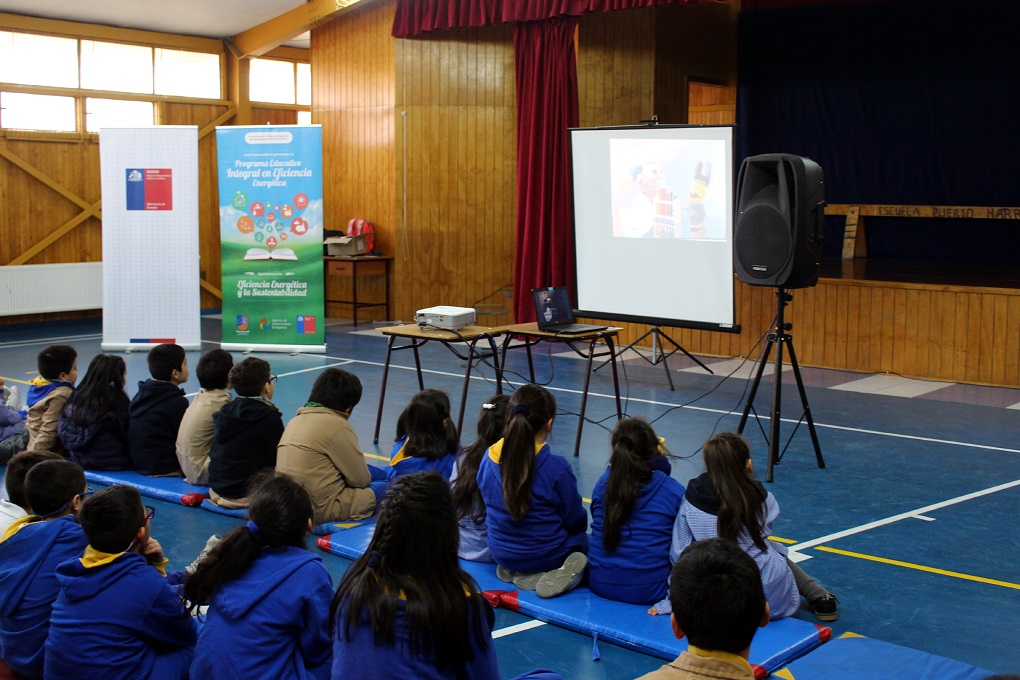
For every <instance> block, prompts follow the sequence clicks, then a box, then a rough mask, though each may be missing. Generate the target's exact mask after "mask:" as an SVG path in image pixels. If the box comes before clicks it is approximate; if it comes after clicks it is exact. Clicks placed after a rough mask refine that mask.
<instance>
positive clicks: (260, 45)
mask: <svg viewBox="0 0 1020 680" xmlns="http://www.w3.org/2000/svg"><path fill="white" fill-rule="evenodd" d="M367 2H371V0H309V2H306V3H305V4H303V5H301V6H300V7H295V8H294V9H292V10H291V11H289V12H286V13H284V14H281V15H280V16H278V17H276V18H275V19H270V20H269V21H266V22H264V23H261V24H259V25H258V26H255V27H253V28H249V29H248V30H247V31H244V32H242V33H238V34H237V35H235V36H234V37H233V38H230V39H229V42H230V44H231V45H232V51H233V52H234V54H235V55H236V56H237V57H238V58H242V59H243V58H245V57H261V56H262V55H264V54H265V53H266V52H268V51H269V50H271V49H273V48H275V47H278V46H280V45H282V44H283V43H285V42H287V41H288V40H291V39H293V38H296V37H297V36H299V35H301V34H302V33H304V32H305V31H307V30H309V29H312V28H315V27H316V26H319V25H321V24H323V23H325V22H327V21H330V20H331V19H333V18H335V17H337V16H339V15H341V14H343V13H344V12H347V11H348V10H350V9H351V8H352V7H354V6H356V5H359V4H361V5H363V4H365V3H367Z"/></svg>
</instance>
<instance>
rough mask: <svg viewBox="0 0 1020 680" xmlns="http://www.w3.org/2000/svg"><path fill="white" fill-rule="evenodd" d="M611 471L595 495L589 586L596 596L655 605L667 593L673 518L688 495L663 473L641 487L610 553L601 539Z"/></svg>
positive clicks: (656, 473) (592, 504)
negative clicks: (618, 540) (618, 539)
mask: <svg viewBox="0 0 1020 680" xmlns="http://www.w3.org/2000/svg"><path fill="white" fill-rule="evenodd" d="M611 472H612V469H611V468H606V471H605V472H603V473H602V476H601V477H599V480H598V481H597V482H596V483H595V490H594V491H592V494H591V550H590V551H589V553H588V586H589V587H590V588H591V589H592V591H593V592H594V593H595V594H596V595H600V596H601V597H605V598H607V599H610V600H617V601H619V602H629V603H631V604H644V605H649V604H655V603H656V602H658V601H659V600H661V599H662V598H664V597H665V596H666V591H667V588H668V585H667V581H668V580H669V572H670V569H671V568H672V563H671V562H670V561H669V547H670V543H671V542H672V539H673V522H674V520H676V515H677V512H678V511H679V510H680V503H681V502H683V499H684V487H683V485H682V484H681V483H680V482H678V481H676V480H675V479H673V478H672V477H669V476H668V475H664V474H663V473H661V472H659V471H654V472H652V478H651V480H650V481H649V482H648V483H647V484H645V485H644V486H642V487H641V491H640V493H639V495H638V497H637V500H635V501H634V508H633V510H632V511H631V515H630V519H628V520H627V521H626V522H625V523H624V525H623V527H622V530H621V532H620V542H619V543H618V544H617V546H616V548H615V549H614V550H612V551H610V550H607V549H606V547H605V545H603V543H602V529H603V526H604V524H603V523H604V521H605V505H604V501H605V495H606V485H607V484H608V483H609V475H610V474H611Z"/></svg>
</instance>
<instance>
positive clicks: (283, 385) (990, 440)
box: [0, 317, 1020, 678]
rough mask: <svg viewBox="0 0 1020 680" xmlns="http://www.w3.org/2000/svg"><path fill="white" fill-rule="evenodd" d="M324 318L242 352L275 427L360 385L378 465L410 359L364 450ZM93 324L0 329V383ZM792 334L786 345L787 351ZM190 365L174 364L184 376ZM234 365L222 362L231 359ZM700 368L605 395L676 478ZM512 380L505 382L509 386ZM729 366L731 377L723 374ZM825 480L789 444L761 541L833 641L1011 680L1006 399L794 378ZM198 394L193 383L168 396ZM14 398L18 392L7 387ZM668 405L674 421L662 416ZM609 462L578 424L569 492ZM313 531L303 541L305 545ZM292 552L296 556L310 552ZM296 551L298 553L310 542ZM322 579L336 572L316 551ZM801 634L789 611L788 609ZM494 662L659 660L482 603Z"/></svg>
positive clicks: (430, 350) (92, 347) (729, 388)
mask: <svg viewBox="0 0 1020 680" xmlns="http://www.w3.org/2000/svg"><path fill="white" fill-rule="evenodd" d="M202 323H203V326H202V328H203V339H204V342H205V343H206V344H207V347H206V349H211V348H213V347H216V346H218V340H219V337H220V334H219V333H220V331H219V328H220V326H219V324H220V321H219V317H205V318H204V319H203V322H202ZM371 329H372V324H365V323H363V324H361V326H359V327H358V328H357V329H355V328H354V327H353V326H351V325H350V324H344V323H337V324H331V325H329V326H328V327H327V333H326V339H327V345H328V351H327V353H326V354H325V355H288V354H274V353H267V354H261V355H260V356H262V357H263V358H265V359H267V360H268V361H269V362H270V363H271V364H272V370H273V372H274V373H277V374H279V376H280V380H279V383H278V385H277V390H276V397H275V399H274V401H275V403H276V404H277V406H278V407H279V408H280V409H281V410H282V411H283V413H284V417H285V419H287V418H289V417H291V416H293V414H294V412H295V411H296V410H297V408H298V407H300V406H301V405H302V404H303V403H304V402H305V400H306V398H307V396H308V392H309V389H310V387H311V385H312V382H313V381H314V380H315V377H316V376H317V375H318V372H319V371H320V370H321V369H322V368H323V367H325V366H343V367H344V368H345V369H347V370H349V371H352V372H354V373H355V374H357V375H358V376H359V377H360V378H361V382H362V384H363V386H364V396H363V397H362V401H361V404H360V405H359V406H358V407H357V408H356V409H355V411H354V414H353V416H352V418H351V422H352V423H353V425H354V427H355V428H356V430H357V431H358V433H359V437H360V439H361V446H362V450H363V451H365V452H366V453H367V454H369V456H370V458H369V461H370V462H372V463H375V464H383V461H384V460H385V459H388V455H389V452H390V447H391V443H392V440H393V434H394V430H395V425H396V419H397V416H398V415H399V413H400V411H401V409H402V408H403V407H404V405H405V404H406V403H407V401H408V399H409V398H410V396H411V395H412V394H413V393H414V392H415V391H417V389H418V386H417V380H416V378H415V374H414V370H413V357H412V355H411V353H410V352H397V353H395V354H394V355H393V367H392V368H391V370H390V374H389V385H388V387H387V392H386V394H387V400H386V405H385V410H384V413H383V421H382V429H381V433H380V442H379V444H378V445H374V444H373V443H372V433H373V430H374V428H375V417H376V408H377V406H378V399H379V389H380V382H381V379H382V370H383V362H384V360H385V352H386V339H385V338H384V337H383V336H382V335H380V334H378V333H377V332H375V331H373V330H371ZM100 340H101V322H100V320H98V319H94V320H82V321H74V322H52V323H47V324H33V325H20V326H15V327H3V331H2V334H0V375H2V376H3V377H4V378H5V379H7V380H8V382H9V384H19V383H21V382H25V381H28V380H30V379H31V378H32V377H33V376H34V375H35V356H36V354H37V353H38V352H39V350H40V349H42V347H44V346H45V345H47V344H51V343H56V342H66V343H70V344H73V345H74V346H75V347H76V348H77V349H78V352H79V358H78V366H79V375H80V376H84V374H85V369H86V367H87V366H88V363H89V361H90V360H91V358H92V357H93V356H94V355H95V354H97V353H99V352H100ZM796 342H797V340H796V338H795V339H794V343H795V344H796ZM561 349H562V348H560V347H557V346H552V345H540V346H539V347H538V348H536V350H535V368H536V373H537V379H538V381H539V382H548V383H549V387H550V388H551V389H552V391H553V394H554V395H555V396H556V399H557V400H558V403H559V407H560V416H559V417H558V418H557V420H556V424H555V425H554V427H553V434H552V439H551V445H552V447H553V450H554V451H555V452H558V453H560V454H563V455H567V456H568V457H569V455H570V452H571V450H572V448H573V443H574V434H575V432H576V427H577V417H576V415H574V414H575V413H576V412H577V411H578V410H579V408H580V388H581V386H582V385H583V378H584V376H583V370H584V362H583V361H580V360H577V359H576V358H571V357H569V356H567V355H565V354H560V351H561ZM198 356H199V353H198V352H189V355H188V362H189V364H190V365H191V366H192V367H194V365H195V363H196V361H197V359H198ZM239 356H240V354H239V353H235V359H236V358H238V357H239ZM125 359H126V361H127V365H128V393H129V394H131V395H133V394H134V392H135V390H136V389H137V387H136V386H137V382H138V381H139V380H143V379H144V378H146V377H148V376H147V370H146V367H145V353H144V352H137V353H133V354H128V355H125ZM703 359H704V361H705V362H706V363H707V364H708V365H709V366H710V367H712V368H713V370H714V371H715V372H716V374H715V375H710V374H708V373H707V372H706V371H704V370H703V369H701V368H700V367H697V366H695V365H693V364H692V363H691V362H690V361H689V360H687V359H685V358H682V357H674V358H672V359H671V360H670V367H671V369H672V372H671V375H672V378H673V382H674V384H675V385H676V391H674V392H671V391H670V390H669V387H668V384H667V382H666V376H665V374H664V367H663V366H662V365H661V364H659V365H657V366H652V365H649V364H648V363H647V362H645V361H643V360H642V359H640V358H636V357H631V358H629V359H627V360H626V361H624V362H623V365H622V366H621V373H620V382H621V386H620V389H621V393H622V395H623V396H624V398H625V402H624V408H625V411H626V413H627V414H629V415H640V416H644V417H646V418H648V419H650V420H655V422H654V427H655V429H656V431H657V432H658V434H659V435H660V436H662V437H665V438H666V442H667V446H668V448H669V449H670V451H671V452H672V453H673V454H674V455H676V456H678V459H676V460H674V462H673V476H674V477H676V478H677V479H678V480H680V481H681V482H683V483H685V484H686V482H687V480H688V479H690V478H691V477H693V476H695V475H696V474H698V473H699V472H700V471H701V470H700V457H699V454H698V453H697V451H698V447H699V445H700V443H701V442H702V441H704V440H705V439H706V438H707V437H708V436H710V435H711V434H712V433H713V432H714V431H720V430H726V429H735V428H736V426H737V422H738V420H739V415H740V411H741V409H742V407H743V403H744V402H743V399H744V395H745V391H746V389H747V387H748V378H747V377H746V376H747V375H748V373H749V369H750V362H748V364H746V365H742V366H741V365H740V362H739V361H731V360H719V359H714V358H703ZM422 363H423V366H425V367H426V374H425V384H426V386H427V387H434V388H439V389H443V390H445V391H447V393H449V394H450V397H451V401H452V402H453V404H454V410H455V412H456V409H457V408H458V407H459V402H460V394H461V386H462V383H463V374H464V363H463V362H462V361H460V360H458V359H457V358H456V357H455V356H454V355H453V354H451V353H450V352H449V351H447V350H446V349H445V348H444V347H442V346H441V345H437V344H434V343H433V344H430V345H427V346H425V347H424V348H423V349H422ZM507 370H508V375H507V377H508V378H509V379H510V380H512V381H513V382H514V383H515V384H519V383H520V382H522V380H523V378H522V376H524V375H526V374H527V362H526V360H525V356H524V353H523V352H521V351H518V352H512V353H511V355H510V357H509V360H508V366H507ZM513 372H517V374H516V375H515V374H514V373H513ZM731 372H733V375H732V377H729V378H727V379H725V380H723V376H726V375H728V374H730V373H731ZM802 372H803V376H804V382H805V384H806V385H807V393H808V399H809V402H810V405H811V410H812V413H813V415H814V418H815V422H816V426H817V429H818V437H819V440H820V444H821V450H822V454H823V455H824V458H825V462H826V468H825V469H824V470H823V469H819V468H818V467H817V465H816V461H815V454H814V451H813V449H812V446H811V440H810V438H809V436H808V431H807V427H806V426H805V425H803V424H802V425H801V426H800V427H799V428H798V429H797V430H796V432H795V434H794V436H793V439H792V441H791V443H790V445H789V448H788V450H787V452H786V454H785V457H784V458H783V459H782V461H781V464H780V465H778V466H777V467H776V468H775V481H774V482H773V483H772V484H770V485H768V488H769V490H770V491H772V492H773V493H774V494H775V495H776V497H777V499H778V500H779V503H780V505H781V507H782V511H783V512H782V516H781V517H780V519H779V521H778V522H777V523H776V525H775V526H774V531H775V537H776V538H777V539H779V540H782V541H784V542H787V543H789V545H790V548H791V550H792V551H793V552H794V553H796V554H798V555H800V556H802V557H803V558H805V561H803V562H802V563H801V564H802V566H803V567H804V568H805V569H806V570H807V571H808V572H809V573H810V574H812V575H813V576H814V577H815V578H817V579H818V580H819V581H820V582H822V583H824V584H825V585H827V586H828V587H829V589H830V590H832V591H833V592H834V593H835V594H836V595H837V596H838V597H839V600H840V619H839V620H838V621H836V622H835V623H833V624H830V625H831V628H833V631H834V634H835V635H839V634H840V633H843V632H846V631H852V632H855V633H859V634H861V635H865V636H868V637H873V638H878V639H881V640H885V641H888V642H892V643H895V644H897V645H903V646H907V647H913V648H915V649H919V650H923V651H926V652H930V653H933V654H937V655H941V656H947V657H950V658H953V659H958V660H960V661H963V662H966V663H970V664H973V665H976V666H980V667H983V668H987V669H990V670H993V671H997V672H1018V671H1020V645H1017V644H1016V641H1017V633H1016V631H1017V628H1018V627H1020V560H1017V554H1018V551H1020V442H1018V438H1017V434H1018V433H1020V408H1018V407H1020V390H1014V389H1001V388H990V387H980V386H969V385H953V384H946V383H931V382H924V381H916V380H907V379H903V378H901V377H899V376H869V375H860V374H853V373H845V372H838V371H831V370H822V369H811V368H803V369H802ZM474 375H476V376H477V377H476V378H475V379H474V380H473V381H472V384H471V391H470V393H469V395H468V404H467V410H466V414H465V418H464V428H463V429H464V432H463V433H462V437H461V440H462V442H464V443H468V442H470V441H472V440H473V437H474V421H475V419H476V417H477V413H478V409H479V406H480V404H481V402H482V401H483V400H484V399H485V398H487V397H488V396H490V395H491V394H493V393H495V383H494V378H493V375H494V374H493V371H492V369H491V368H489V367H486V366H481V367H480V369H476V372H474ZM183 387H184V388H185V389H186V390H187V391H188V392H189V394H190V393H192V392H195V391H197V390H198V382H197V380H196V379H195V378H194V371H193V370H192V379H191V380H190V381H189V382H188V383H187V384H185V385H184V386H183ZM25 389H26V388H25V387H24V386H23V385H22V390H23V392H24V390H25ZM771 395H772V383H771V378H770V377H769V376H766V378H765V380H764V381H763V382H762V387H761V389H760V390H759V394H758V396H757V398H756V400H755V407H756V409H757V411H758V413H760V414H761V415H762V417H763V420H762V423H761V425H762V428H764V431H767V430H768V414H769V412H770V404H771ZM783 397H784V398H783V405H782V415H783V421H784V422H783V429H782V445H785V443H786V440H787V438H788V437H789V436H790V433H791V432H793V431H794V425H795V423H796V420H797V418H798V417H799V415H800V412H801V408H800V401H799V398H798V395H797V390H796V388H795V386H794V384H793V376H792V374H790V372H789V371H787V372H786V375H785V379H784V390H783ZM681 405H682V408H678V407H680V406H681ZM587 416H588V418H589V419H590V420H591V421H603V425H604V426H605V427H606V428H611V427H612V426H613V424H614V423H615V420H616V419H615V411H614V404H613V399H612V380H611V374H610V371H609V370H608V367H607V369H606V370H603V371H599V372H597V373H596V374H595V375H594V377H593V378H592V384H591V395H590V397H589V400H588V411H587ZM745 434H746V435H747V436H748V438H749V440H750V442H751V445H752V448H753V449H754V462H755V468H756V470H757V471H758V476H759V478H761V479H764V476H765V468H766V460H765V458H766V450H767V444H766V442H765V438H764V435H763V431H762V429H760V428H759V426H758V425H756V424H755V422H754V421H753V420H752V421H750V422H749V423H748V426H747V428H746V429H745ZM608 454H609V446H608V431H607V430H606V429H604V428H603V427H600V426H599V425H598V424H596V422H588V423H586V425H585V427H584V436H583V439H582V445H581V455H580V457H579V458H576V459H575V458H570V460H571V462H572V464H573V466H574V472H575V474H576V475H577V478H578V484H579V486H580V492H581V495H582V496H583V497H586V498H587V497H589V496H590V494H591V490H592V488H593V486H594V484H595V481H596V479H597V478H598V476H599V475H600V474H601V473H602V471H603V469H604V467H605V464H606V460H607V457H608ZM153 504H154V505H155V506H156V507H157V512H156V516H155V518H154V519H153V522H152V526H153V535H154V536H155V537H156V538H157V539H158V540H159V541H160V542H161V543H162V544H163V547H164V549H165V551H166V554H167V555H168V556H169V557H170V558H171V561H172V564H171V567H174V566H176V567H183V566H184V565H186V564H187V563H188V562H190V561H191V560H192V559H193V558H194V557H195V555H196V554H197V553H198V552H199V550H200V549H201V548H202V546H203V545H204V543H205V540H206V538H207V537H208V536H209V535H210V534H213V533H221V532H224V531H227V530H229V529H230V528H232V527H234V526H237V525H238V524H239V520H237V519H233V518H230V517H224V516H221V515H217V514H214V513H210V512H205V511H202V510H198V509H194V508H185V507H183V506H179V505H174V504H171V503H165V502H160V501H154V502H153ZM313 538H314V537H313ZM309 545H310V546H314V543H313V542H312V541H310V542H309ZM313 549H315V548H314V547H313ZM322 556H323V559H324V561H325V563H326V564H327V566H328V567H329V570H330V572H331V573H332V575H333V579H334V582H338V581H339V579H340V577H341V576H342V574H343V572H344V570H345V569H346V567H347V564H348V563H347V561H346V560H343V559H341V558H338V557H335V556H332V555H326V554H325V553H322ZM798 616H800V617H801V618H803V619H805V620H808V621H813V620H814V619H813V617H812V616H811V615H810V614H809V613H808V612H801V613H800V614H798ZM496 629H497V641H496V646H497V651H498V653H499V658H500V669H501V671H502V673H503V674H504V676H507V677H512V676H514V675H516V674H518V673H521V672H523V671H525V670H528V669H530V668H534V667H538V666H543V667H547V668H551V669H554V670H557V671H559V672H560V673H562V674H563V675H564V677H566V678H633V677H635V676H638V675H641V674H643V673H645V672H648V671H649V670H652V669H655V668H657V667H659V666H660V665H661V664H662V663H663V662H662V661H661V660H660V659H654V658H650V657H647V656H644V655H641V654H638V653H635V652H633V651H629V650H625V649H622V648H618V647H614V646H613V645H610V644H607V643H605V642H601V643H600V644H599V649H600V651H601V660H600V661H597V662H593V661H592V640H591V639H590V638H588V637H584V636H581V635H578V634H576V633H572V632H569V631H566V630H562V629H559V628H556V627H554V626H551V625H546V624H542V623H540V622H537V621H532V620H531V619H529V618H528V617H525V616H523V615H520V614H515V613H513V612H509V611H506V610H497V613H496Z"/></svg>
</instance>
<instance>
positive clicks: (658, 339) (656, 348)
mask: <svg viewBox="0 0 1020 680" xmlns="http://www.w3.org/2000/svg"><path fill="white" fill-rule="evenodd" d="M649 335H650V336H652V350H651V352H652V353H651V356H645V355H644V354H642V353H641V352H642V348H639V347H637V345H639V344H640V343H641V341H642V340H644V339H645V338H647V337H648V336H649ZM664 340H665V341H666V342H668V343H669V344H671V345H673V349H671V350H670V351H669V352H667V351H666V350H665V349H664V348H665V344H664V343H663V341H664ZM627 350H633V351H634V353H635V354H637V355H638V356H639V357H641V358H642V359H644V360H645V361H647V362H648V363H649V365H651V366H658V365H659V364H662V367H663V368H664V369H666V380H668V381H669V389H670V391H671V392H674V391H676V388H674V387H673V376H672V375H670V373H669V364H668V363H666V360H667V359H669V358H670V357H671V356H673V355H674V354H676V353H677V352H682V353H683V354H684V355H685V356H687V358H688V359H690V360H691V361H693V362H694V363H696V364H697V365H698V366H701V367H702V368H703V369H705V370H706V371H708V372H709V373H711V374H712V375H715V373H714V371H712V369H711V368H709V367H708V366H706V365H705V364H703V363H701V361H699V360H698V358H697V357H696V356H694V355H693V354H691V353H690V352H688V351H687V350H686V349H684V348H683V347H681V346H680V344H679V343H678V342H676V341H675V340H674V339H673V338H671V337H669V336H668V335H666V333H665V332H663V330H662V329H661V328H659V327H658V326H652V327H651V329H650V330H648V331H647V332H645V333H644V334H643V335H642V336H641V337H640V338H638V339H637V340H635V341H634V342H632V343H630V344H629V345H627V346H626V347H624V348H623V349H621V350H619V351H618V352H617V353H616V356H618V357H622V356H623V354H624V353H625V352H626V351H627ZM607 363H609V362H608V361H604V362H602V364H601V365H600V366H598V368H596V369H595V370H596V371H597V370H599V368H602V366H605V365H606V364H607Z"/></svg>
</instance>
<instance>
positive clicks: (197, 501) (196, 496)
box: [181, 493, 208, 508]
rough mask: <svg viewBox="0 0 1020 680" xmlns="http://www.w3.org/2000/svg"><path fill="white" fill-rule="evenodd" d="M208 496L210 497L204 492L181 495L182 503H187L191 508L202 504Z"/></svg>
mask: <svg viewBox="0 0 1020 680" xmlns="http://www.w3.org/2000/svg"><path fill="white" fill-rule="evenodd" d="M206 498H208V496H206V495H205V494H204V493H186V494H184V495H183V496H181V505H187V506H188V507H189V508H193V507H195V506H196V505H202V501H204V500H205V499H206Z"/></svg>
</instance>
